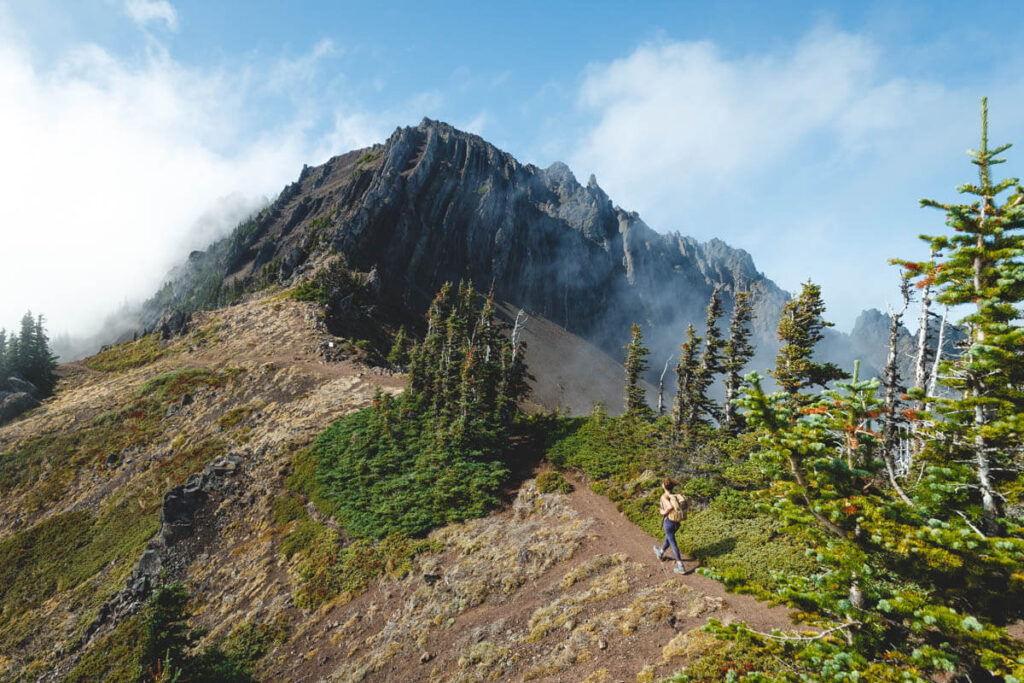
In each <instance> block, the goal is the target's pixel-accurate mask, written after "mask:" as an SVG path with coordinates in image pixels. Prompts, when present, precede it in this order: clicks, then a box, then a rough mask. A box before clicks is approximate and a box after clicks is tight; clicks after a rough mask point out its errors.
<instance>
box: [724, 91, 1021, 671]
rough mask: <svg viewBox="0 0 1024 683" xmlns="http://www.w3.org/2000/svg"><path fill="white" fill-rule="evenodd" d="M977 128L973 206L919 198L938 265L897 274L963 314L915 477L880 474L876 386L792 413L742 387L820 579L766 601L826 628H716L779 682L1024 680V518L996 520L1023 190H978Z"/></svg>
mask: <svg viewBox="0 0 1024 683" xmlns="http://www.w3.org/2000/svg"><path fill="white" fill-rule="evenodd" d="M986 128H987V121H986V111H985V103H984V100H983V101H982V136H981V147H980V149H979V150H978V151H973V152H971V156H972V157H973V161H974V163H975V164H976V165H977V166H978V169H979V175H980V181H979V183H978V184H977V185H966V186H963V187H961V188H960V189H961V191H962V192H964V193H967V194H972V195H974V197H975V198H976V199H975V200H974V201H972V202H971V203H969V204H960V205H957V204H949V205H945V204H938V203H936V202H932V201H925V202H923V203H924V205H925V206H938V207H939V208H942V209H943V210H944V211H945V212H946V214H947V223H948V224H949V225H950V227H951V228H953V234H952V235H950V236H947V237H925V238H924V239H925V240H926V241H927V242H928V243H929V244H930V246H931V248H932V258H934V259H936V261H935V262H929V263H928V264H925V265H924V267H920V268H918V269H917V270H915V269H914V268H908V270H911V271H912V272H918V273H920V275H917V276H915V277H916V278H924V280H925V281H927V280H930V282H927V284H928V285H934V288H935V289H934V292H935V298H936V300H938V301H939V302H940V303H945V304H947V305H968V306H969V305H971V304H973V307H972V308H973V310H972V311H971V312H970V314H969V315H968V316H967V317H966V319H965V323H966V325H967V328H968V341H969V347H968V348H967V350H966V351H965V353H964V354H963V355H962V356H961V357H960V358H959V359H956V360H952V361H946V362H944V363H942V364H941V365H940V369H941V372H940V375H941V376H942V382H943V383H944V384H946V385H947V386H948V387H949V388H951V389H953V390H954V391H955V392H957V395H955V396H944V397H941V398H937V397H929V398H927V399H926V403H927V405H928V406H930V408H931V411H930V413H928V414H926V415H924V416H923V418H922V419H921V420H920V421H921V422H922V423H924V427H922V429H920V430H919V434H920V435H921V436H923V437H924V438H925V441H924V444H925V445H924V449H923V451H922V453H921V454H920V457H921V458H922V459H923V460H924V463H923V464H924V465H925V466H924V467H922V469H921V470H920V472H919V473H917V474H916V476H915V477H914V478H913V481H911V479H910V478H908V479H907V487H906V490H903V489H902V487H901V486H899V485H898V484H897V483H896V482H895V481H894V478H893V477H891V476H890V477H888V478H887V477H885V476H879V475H880V474H881V473H882V471H883V469H885V468H886V467H887V463H886V462H885V453H884V451H883V449H884V445H885V442H886V440H887V437H886V434H885V432H883V433H882V434H879V432H878V430H877V427H876V426H875V425H874V424H873V423H874V422H875V421H877V420H878V419H879V418H880V417H884V418H885V419H888V418H889V416H888V415H885V409H886V403H890V404H891V403H893V401H892V399H891V398H890V397H889V396H886V398H885V400H883V399H882V398H881V397H880V396H879V392H878V385H879V383H878V381H877V380H870V381H862V380H859V379H858V378H857V377H856V376H855V377H854V379H853V381H851V382H837V383H836V385H835V389H832V390H828V391H825V392H823V394H822V396H821V397H820V399H818V400H812V399H810V398H809V397H804V400H803V401H800V402H796V401H793V400H792V395H791V394H786V393H783V392H778V393H776V394H773V395H771V396H767V395H765V394H764V392H763V391H762V390H761V387H760V381H759V380H760V378H759V377H757V375H756V374H752V375H750V376H748V378H747V379H748V380H749V382H750V386H749V387H748V388H745V396H744V398H743V399H742V400H741V404H742V405H743V407H745V408H746V409H747V420H748V422H749V424H750V425H751V426H752V427H753V428H754V430H755V433H756V434H757V436H758V443H759V451H758V453H756V454H755V455H754V456H753V457H754V458H755V460H757V461H760V463H759V464H760V465H761V466H762V467H768V466H774V467H780V466H781V467H784V468H785V469H786V471H787V474H788V476H787V477H785V478H783V479H780V480H778V481H776V482H775V483H774V484H773V485H772V487H771V489H770V490H768V491H765V492H763V493H762V494H761V499H762V501H763V502H765V503H766V506H765V507H766V509H769V510H770V511H771V513H772V514H773V515H775V516H777V517H779V518H780V521H781V522H782V523H788V524H798V525H800V526H801V528H802V529H803V532H804V533H806V534H807V535H806V538H807V539H808V540H809V541H810V542H811V543H812V544H813V546H814V555H815V557H816V562H817V565H818V567H817V568H816V570H815V571H814V573H813V575H811V576H787V577H785V580H784V581H783V582H782V583H781V588H780V589H778V590H777V592H776V594H777V595H779V596H781V597H782V598H783V599H785V600H787V601H788V602H790V603H791V604H794V605H797V606H799V607H800V609H801V610H802V611H804V613H805V614H808V615H816V616H817V617H819V618H821V619H823V620H824V621H823V622H818V623H819V624H820V625H821V626H823V627H824V628H823V630H822V631H821V632H820V633H819V634H817V635H815V636H811V637H778V636H776V635H766V636H765V637H762V636H761V635H760V634H753V632H751V631H749V630H745V629H744V628H743V627H742V626H737V625H735V624H733V625H729V626H727V627H722V626H720V625H714V626H713V630H715V631H717V634H718V635H719V636H722V637H730V638H736V639H741V640H744V641H745V642H746V643H747V644H748V645H750V644H751V643H752V642H757V643H760V646H761V647H763V648H764V649H765V650H766V651H767V652H768V653H770V655H771V656H772V657H774V658H776V659H778V660H785V661H787V662H789V663H790V666H788V667H787V669H786V671H785V672H784V674H783V675H782V676H781V678H783V679H784V680H811V679H815V680H816V679H817V678H818V677H822V676H823V677H827V678H829V679H830V680H892V681H895V680H913V681H926V680H938V679H940V678H941V679H944V680H958V681H960V680H963V681H979V680H1008V681H1014V680H1016V681H1019V680H1024V656H1022V651H1021V644H1020V641H1019V639H1015V638H1014V637H1012V636H1011V635H1010V634H1009V633H1008V632H1007V628H1006V626H1007V625H1008V624H1012V623H1014V622H1018V621H1019V620H1020V619H1021V618H1022V617H1024V580H1022V575H1021V567H1022V566H1024V524H1022V521H1024V520H1022V519H1021V517H1020V515H1019V514H1004V513H1005V512H1006V511H1004V510H1003V509H1002V501H1006V500H1011V501H1019V500H1020V498H1019V496H1020V493H1019V492H1020V486H1021V483H1022V481H1024V480H1022V479H1021V475H1020V472H1021V465H1022V464H1024V463H1022V460H1024V458H1022V447H1021V433H1022V430H1024V393H1022V392H1024V349H1022V341H1024V328H1022V327H1021V326H1020V323H1019V319H1020V317H1021V316H1022V312H1021V310H1020V304H1021V302H1022V300H1024V266H1022V265H1021V264H1020V263H1019V262H1018V261H1019V259H1020V257H1021V256H1022V255H1024V243H1022V236H1021V233H1020V231H1021V229H1022V228H1024V192H1022V191H1021V187H1020V185H1019V183H1017V181H1016V180H1007V181H1002V182H998V183H994V182H993V181H992V180H991V178H990V171H991V166H992V165H993V164H996V163H999V162H1000V161H1001V160H1000V159H998V158H997V155H998V154H999V153H1000V152H1002V151H1003V150H1005V149H1006V147H1005V146H1004V147H1002V148H999V149H996V150H989V149H988V141H987V135H986V133H987V130H986ZM1002 193H1007V194H1008V195H1009V196H1008V197H1007V198H1006V199H1005V200H1002V201H1001V200H1000V199H999V195H1001V194H1002ZM914 265H919V264H914ZM892 357H893V354H892V353H890V362H891V361H892ZM855 374H856V371H855ZM889 381H890V384H891V385H895V382H896V381H897V380H896V378H895V373H894V372H891V371H890V372H889ZM890 389H891V387H890ZM912 393H916V396H915V398H923V392H921V391H920V389H918V390H917V391H916V392H912ZM780 578H781V577H780Z"/></svg>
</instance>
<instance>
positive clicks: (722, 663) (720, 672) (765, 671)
mask: <svg viewBox="0 0 1024 683" xmlns="http://www.w3.org/2000/svg"><path fill="white" fill-rule="evenodd" d="M782 670H783V666H782V660H780V659H779V658H778V657H777V656H774V655H773V653H771V652H770V651H767V650H766V649H765V648H761V647H758V646H756V645H751V644H750V643H746V642H737V641H732V642H730V641H723V640H713V641H712V642H711V643H710V644H709V646H708V647H706V648H705V649H704V650H703V652H701V654H700V656H698V657H697V658H696V659H695V660H694V661H693V662H691V663H690V664H688V665H687V666H686V668H685V669H683V670H682V671H680V672H678V673H677V674H676V675H675V676H673V677H672V678H670V679H668V680H670V681H672V683H718V681H730V680H739V677H740V676H747V675H750V674H762V675H764V676H765V677H766V678H765V679H764V680H777V679H776V678H775V676H774V675H773V674H778V673H781V671H782Z"/></svg>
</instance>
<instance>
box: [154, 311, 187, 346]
mask: <svg viewBox="0 0 1024 683" xmlns="http://www.w3.org/2000/svg"><path fill="white" fill-rule="evenodd" d="M190 317H191V316H190V315H189V314H188V313H187V312H185V311H182V310H180V309H176V308H172V309H169V310H168V311H166V312H165V313H164V314H163V315H162V316H160V319H159V320H157V322H156V327H155V328H154V331H155V332H156V333H157V334H159V335H160V338H161V339H170V338H171V337H177V336H178V335H180V334H182V333H183V332H184V331H185V329H186V328H187V327H188V321H189V318H190Z"/></svg>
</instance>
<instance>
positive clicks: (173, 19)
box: [124, 0, 178, 31]
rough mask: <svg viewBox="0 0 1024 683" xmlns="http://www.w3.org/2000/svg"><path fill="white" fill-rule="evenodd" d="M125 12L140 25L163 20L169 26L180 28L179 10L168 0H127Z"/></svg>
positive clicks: (173, 29) (173, 28)
mask: <svg viewBox="0 0 1024 683" xmlns="http://www.w3.org/2000/svg"><path fill="white" fill-rule="evenodd" d="M124 11H125V13H126V14H127V15H128V16H129V17H131V19H132V21H134V22H135V23H136V24H138V25H140V26H148V25H149V24H151V23H153V22H159V21H162V22H164V24H166V25H167V28H168V29H170V30H172V31H175V30H177V28H178V12H177V11H176V10H175V9H174V5H172V4H171V3H170V2H168V0H125V3H124Z"/></svg>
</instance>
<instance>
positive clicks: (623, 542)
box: [568, 475, 807, 632]
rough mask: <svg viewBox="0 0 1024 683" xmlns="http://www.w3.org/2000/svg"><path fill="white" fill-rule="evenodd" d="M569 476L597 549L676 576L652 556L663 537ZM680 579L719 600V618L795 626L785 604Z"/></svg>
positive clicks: (661, 575) (693, 577)
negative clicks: (595, 537)
mask: <svg viewBox="0 0 1024 683" xmlns="http://www.w3.org/2000/svg"><path fill="white" fill-rule="evenodd" d="M568 478H569V479H570V480H571V481H572V483H573V485H574V486H575V487H576V490H575V491H573V492H572V493H571V494H570V499H571V500H572V504H573V507H575V508H576V509H577V510H578V511H579V513H580V514H581V515H582V516H583V517H585V518H590V519H592V520H593V522H594V527H593V528H594V530H595V532H596V533H597V534H599V535H600V536H599V544H600V547H599V548H597V552H602V553H617V552H624V553H626V554H627V555H629V559H631V560H633V561H634V562H640V563H641V564H643V565H644V567H646V568H649V569H650V570H652V571H654V572H655V577H656V579H657V580H658V581H663V580H664V579H665V578H668V577H672V576H677V575H676V574H674V573H673V571H672V568H673V567H674V566H675V562H670V561H668V560H666V561H664V562H661V561H659V560H658V559H657V558H656V557H655V556H654V552H653V546H655V545H659V546H660V545H661V543H662V541H663V540H664V539H658V540H655V539H653V538H651V537H650V536H649V535H648V534H647V532H645V531H644V530H643V529H641V528H640V527H638V526H637V525H635V524H633V523H632V522H631V521H629V519H627V518H626V516H625V515H623V514H622V513H621V512H619V511H618V510H617V509H616V508H615V503H613V502H612V501H610V500H609V499H607V498H605V497H604V496H601V495H598V494H596V493H594V492H593V491H592V490H591V489H590V486H589V482H588V481H586V480H585V479H584V478H583V477H581V476H579V475H570V476H569V477H568ZM693 565H694V563H693V562H687V563H686V566H687V567H688V568H690V567H693ZM679 580H680V581H682V583H684V584H685V585H687V586H689V587H691V588H693V589H695V590H697V591H700V592H701V593H704V594H705V595H709V596H711V597H715V598H721V599H722V601H723V602H722V609H721V610H718V611H716V613H714V614H712V615H710V616H711V617H712V618H715V619H718V620H719V621H722V622H726V623H728V622H732V621H744V622H746V623H747V625H748V626H750V627H751V628H752V629H754V630H757V631H763V632H768V631H770V630H771V629H773V628H777V629H782V630H794V629H796V628H797V627H796V625H794V624H793V621H792V620H791V619H790V618H789V614H790V611H789V609H787V608H785V607H782V606H775V607H772V606H769V605H768V603H765V602H758V601H757V600H756V599H755V598H753V597H752V596H750V595H741V594H737V593H730V592H728V591H727V590H726V589H725V586H723V585H722V584H721V583H719V582H718V581H714V580H713V579H709V578H707V577H706V576H702V575H700V574H696V573H694V574H688V575H685V576H681V577H679ZM803 628H807V627H803Z"/></svg>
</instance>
